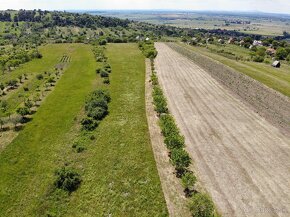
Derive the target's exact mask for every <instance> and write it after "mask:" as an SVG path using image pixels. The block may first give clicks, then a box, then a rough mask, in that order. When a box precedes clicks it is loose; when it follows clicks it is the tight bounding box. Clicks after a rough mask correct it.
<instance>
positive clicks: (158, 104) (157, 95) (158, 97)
mask: <svg viewBox="0 0 290 217" xmlns="http://www.w3.org/2000/svg"><path fill="white" fill-rule="evenodd" d="M153 102H154V105H155V110H156V112H157V113H158V114H162V113H168V108H167V102H166V99H165V97H164V95H163V92H162V90H161V88H160V87H158V86H155V87H154V88H153Z"/></svg>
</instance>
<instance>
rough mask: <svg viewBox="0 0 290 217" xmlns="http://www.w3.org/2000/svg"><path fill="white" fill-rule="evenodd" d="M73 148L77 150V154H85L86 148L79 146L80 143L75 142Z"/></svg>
mask: <svg viewBox="0 0 290 217" xmlns="http://www.w3.org/2000/svg"><path fill="white" fill-rule="evenodd" d="M72 148H73V149H75V151H76V152H77V153H81V152H83V151H85V150H86V148H85V147H84V146H83V145H81V144H79V143H78V142H75V143H74V144H73V145H72Z"/></svg>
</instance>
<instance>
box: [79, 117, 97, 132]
mask: <svg viewBox="0 0 290 217" xmlns="http://www.w3.org/2000/svg"><path fill="white" fill-rule="evenodd" d="M81 124H82V126H83V129H84V130H87V131H93V130H94V129H96V128H97V127H98V122H97V121H96V120H94V119H93V118H90V117H86V118H84V119H82V121H81Z"/></svg>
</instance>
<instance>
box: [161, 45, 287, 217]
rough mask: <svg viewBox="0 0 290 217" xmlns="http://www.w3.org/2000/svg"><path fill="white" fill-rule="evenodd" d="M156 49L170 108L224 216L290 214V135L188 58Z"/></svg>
mask: <svg viewBox="0 0 290 217" xmlns="http://www.w3.org/2000/svg"><path fill="white" fill-rule="evenodd" d="M156 48H157V50H158V57H157V58H156V70H157V73H158V77H159V81H160V83H161V86H162V88H163V89H164V91H165V94H166V96H167V98H168V104H169V109H170V110H171V112H172V114H173V115H174V117H175V119H176V122H177V124H178V126H179V127H180V129H181V132H182V133H183V134H184V135H185V138H186V143H187V150H188V151H189V153H190V154H191V157H192V158H193V160H194V162H195V168H196V170H197V172H198V175H199V177H200V180H201V181H202V183H203V185H204V186H205V188H206V189H207V190H208V192H209V193H210V195H211V196H212V197H213V200H214V202H215V203H216V205H217V207H218V209H219V210H220V211H221V213H222V214H223V216H257V217H258V216H289V215H290V187H289V186H290V165H289V163H290V160H289V159H290V138H289V137H286V136H285V135H283V134H281V133H280V131H279V130H278V129H277V128H276V127H274V126H272V125H271V124H270V123H269V122H267V121H266V120H265V119H263V118H262V117H260V116H259V115H258V114H256V113H255V112H254V111H252V110H251V109H250V108H249V107H247V106H246V105H245V104H243V103H242V102H241V101H240V99H238V98H236V97H235V95H234V94H232V93H231V92H230V91H229V90H227V89H225V88H224V87H223V86H222V85H221V84H219V83H218V82H217V81H216V80H214V79H213V78H212V77H211V76H210V75H209V74H208V73H207V72H206V71H204V70H203V69H201V68H200V67H198V66H197V65H196V64H194V63H193V62H191V61H190V60H189V59H187V58H186V57H184V56H182V55H181V54H179V53H177V52H176V51H173V50H172V49H171V48H169V47H168V46H167V45H165V44H163V43H157V44H156Z"/></svg>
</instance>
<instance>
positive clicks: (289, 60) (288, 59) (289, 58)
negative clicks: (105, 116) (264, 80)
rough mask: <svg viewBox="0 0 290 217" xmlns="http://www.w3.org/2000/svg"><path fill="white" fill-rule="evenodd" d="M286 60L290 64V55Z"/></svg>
mask: <svg viewBox="0 0 290 217" xmlns="http://www.w3.org/2000/svg"><path fill="white" fill-rule="evenodd" d="M286 60H287V61H288V62H289V63H290V54H289V55H288V56H287V58H286Z"/></svg>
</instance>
